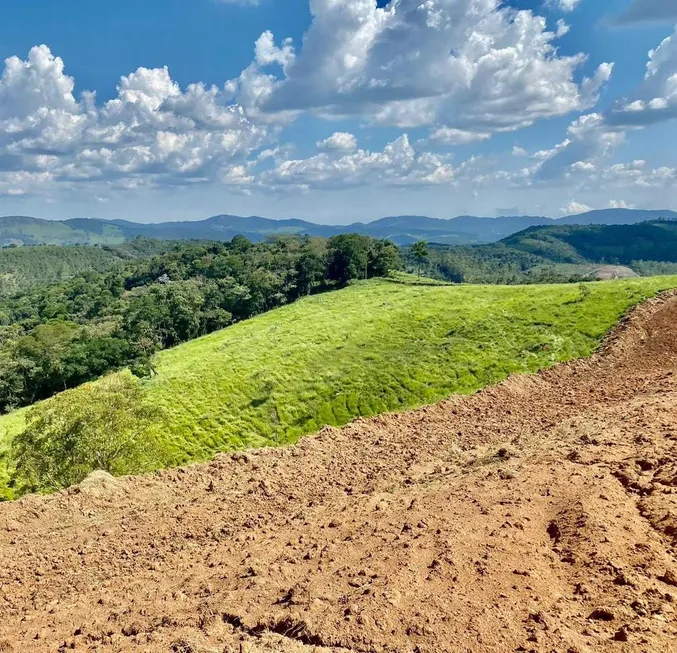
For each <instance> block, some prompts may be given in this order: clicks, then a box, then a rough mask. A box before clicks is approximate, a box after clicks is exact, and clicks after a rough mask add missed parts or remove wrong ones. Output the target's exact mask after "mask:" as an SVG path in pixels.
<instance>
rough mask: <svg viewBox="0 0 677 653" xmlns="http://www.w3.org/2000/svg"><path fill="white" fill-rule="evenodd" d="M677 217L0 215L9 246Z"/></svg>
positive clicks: (438, 232) (457, 237)
mask: <svg viewBox="0 0 677 653" xmlns="http://www.w3.org/2000/svg"><path fill="white" fill-rule="evenodd" d="M661 218H663V219H669V220H677V212H674V211H668V210H665V211H643V210H631V209H605V210H602V211H590V212H589V213H582V214H580V215H571V216H568V217H565V218H559V219H553V218H545V217H538V216H512V217H500V218H479V217H474V216H470V215H462V216H459V217H456V218H451V219H449V220H442V219H438V218H429V217H425V216H414V215H402V216H395V217H389V218H381V219H380V220H375V221H374V222H368V223H362V222H356V223H354V224H350V225H342V226H337V225H320V224H314V223H312V222H306V221H305V220H272V219H269V218H260V217H256V216H252V217H249V218H243V217H239V216H235V215H217V216H214V217H212V218H208V219H207V220H200V221H195V222H159V223H155V224H140V223H136V222H130V221H128V220H100V219H97V218H75V219H71V220H43V219H40V218H31V217H25V216H8V217H0V247H5V246H7V245H12V244H14V245H37V244H49V245H75V244H90V245H94V244H102V245H103V244H108V245H117V244H120V243H122V242H124V241H126V240H130V239H132V238H135V237H137V236H145V237H148V238H156V239H160V240H230V239H231V238H233V237H234V236H237V235H238V234H240V235H243V236H246V237H247V238H249V239H250V240H253V241H259V240H265V239H266V238H269V237H271V236H280V235H285V234H294V235H305V234H307V235H309V236H324V237H329V236H334V235H336V234H340V233H360V234H364V235H368V236H374V237H375V238H388V239H390V240H392V241H393V242H395V243H397V244H398V245H408V244H411V243H413V242H416V241H419V240H425V241H428V242H433V243H440V244H449V245H468V244H479V243H493V242H496V241H498V240H501V239H503V238H506V237H508V236H510V235H512V234H514V233H517V232H519V231H523V230H524V229H528V228H529V227H536V226H548V225H612V224H626V225H627V224H637V223H639V222H645V221H648V220H657V219H661Z"/></svg>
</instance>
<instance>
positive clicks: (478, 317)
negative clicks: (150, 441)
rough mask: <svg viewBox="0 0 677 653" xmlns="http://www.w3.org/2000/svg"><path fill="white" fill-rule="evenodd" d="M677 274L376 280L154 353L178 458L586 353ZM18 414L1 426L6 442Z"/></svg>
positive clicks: (403, 404)
mask: <svg viewBox="0 0 677 653" xmlns="http://www.w3.org/2000/svg"><path fill="white" fill-rule="evenodd" d="M672 287H677V277H654V278H646V279H631V280H622V281H613V282H603V283H593V284H586V285H585V286H578V285H542V286H527V287H523V286H434V285H431V286H418V285H416V286H414V285H404V284H402V283H392V282H389V281H386V280H372V281H369V282H361V283H357V284H355V285H352V286H350V287H348V288H346V289H344V290H341V291H337V292H334V293H328V294H323V295H317V296H312V297H308V298H305V299H301V300H299V301H298V302H296V303H295V304H292V305H289V306H285V307H282V308H279V309H276V310H273V311H270V312H268V313H265V314H263V315H260V316H258V317H255V318H253V319H251V320H247V321H244V322H241V323H239V324H236V325H234V326H231V327H229V328H227V329H224V330H222V331H219V332H216V333H213V334H211V335H208V336H205V337H203V338H200V339H197V340H193V341H191V342H188V343H186V344H183V345H181V346H178V347H176V348H174V349H169V350H166V351H164V352H161V353H160V354H158V355H157V357H156V367H157V370H158V372H159V374H158V375H157V376H156V377H154V378H153V379H151V380H148V381H147V382H146V384H147V388H148V391H149V394H150V398H151V399H152V400H153V401H154V402H156V403H157V404H158V405H160V406H162V407H163V408H164V409H165V410H166V414H167V416H168V419H167V422H166V423H165V424H161V425H158V429H159V431H160V432H161V433H162V434H163V437H164V438H165V439H166V441H167V443H168V444H169V447H170V450H171V452H172V457H173V462H175V463H184V462H187V461H191V460H201V459H205V458H207V457H209V456H211V455H213V454H214V453H215V452H218V451H221V450H224V449H228V448H232V447H254V446H264V445H271V444H283V443H287V442H292V441H294V440H296V439H297V438H298V437H300V436H301V435H304V434H307V433H311V432H314V431H316V430H317V429H318V428H320V427H321V426H323V425H325V424H333V425H342V424H345V423H347V422H348V421H350V420H351V419H352V418H354V417H356V416H358V415H374V414H377V413H381V412H384V411H393V410H400V409H404V408H408V407H412V406H418V405H421V404H425V403H430V402H434V401H436V400H439V399H441V398H443V397H445V396H448V395H449V394H451V393H469V392H473V391H475V390H477V389H479V388H481V387H483V386H486V385H488V384H492V383H495V382H497V381H500V380H501V379H503V378H505V376H506V375H508V374H510V373H513V372H533V371H535V370H538V369H539V368H542V367H546V366H549V365H553V364H555V363H557V362H560V361H564V360H569V359H572V358H575V357H580V356H585V355H588V354H590V353H591V352H592V351H593V350H594V349H595V347H596V346H597V345H598V344H599V342H600V340H601V338H602V337H603V335H604V334H605V333H606V332H607V331H608V330H609V329H610V328H611V327H612V326H613V325H614V324H615V323H616V322H617V320H618V319H619V318H620V317H621V316H622V315H623V314H624V313H625V312H626V311H627V310H628V309H629V308H630V307H631V306H633V305H634V304H636V303H638V302H640V301H641V300H643V299H645V298H646V297H648V296H652V295H654V294H655V293H656V292H658V291H660V290H664V289H667V288H672ZM22 419H23V417H22V413H21V412H17V413H13V414H10V415H8V416H5V417H3V418H0V441H2V443H3V444H4V446H5V447H6V446H7V445H8V442H9V438H10V437H11V434H12V433H14V432H16V431H17V430H18V429H20V428H21V424H22Z"/></svg>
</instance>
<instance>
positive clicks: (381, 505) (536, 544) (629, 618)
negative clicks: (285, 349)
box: [0, 294, 677, 653]
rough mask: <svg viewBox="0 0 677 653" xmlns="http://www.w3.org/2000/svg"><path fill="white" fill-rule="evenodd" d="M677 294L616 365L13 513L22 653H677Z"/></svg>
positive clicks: (5, 577) (621, 336) (605, 360)
mask: <svg viewBox="0 0 677 653" xmlns="http://www.w3.org/2000/svg"><path fill="white" fill-rule="evenodd" d="M676 368H677V295H674V294H668V295H664V296H663V297H661V298H659V299H657V300H653V301H650V302H648V303H646V304H645V305H643V306H642V307H640V308H639V309H637V310H636V311H635V312H634V314H633V316H632V317H631V318H630V319H629V320H626V321H625V322H624V323H623V324H622V325H621V326H620V327H619V328H618V329H617V331H616V333H615V335H614V336H613V338H611V339H610V340H609V341H608V342H607V344H606V345H605V347H604V348H603V349H602V350H601V351H600V353H598V354H596V355H595V356H593V357H592V358H591V359H588V360H585V361H578V362H576V363H573V364H568V365H561V366H559V367H557V368H554V369H552V370H550V371H546V372H544V373H542V374H539V375H536V376H532V377H515V378H511V379H508V380H507V381H506V382H505V383H503V384H501V385H499V386H496V387H493V388H489V389H487V390H484V391H482V392H480V393H478V394H476V395H474V396H472V397H465V398H462V397H458V398H452V399H450V400H448V401H445V402H442V403H441V404H439V405H436V406H432V407H428V408H423V409H421V410H418V411H413V412H409V413H405V414H400V415H387V416H383V417H381V418H377V419H371V420H358V421H357V422H355V423H353V424H351V425H350V426H348V427H346V428H344V429H342V430H336V429H325V430H324V431H323V432H321V433H320V434H318V435H317V436H313V437H308V438H306V439H304V440H303V441H301V442H300V443H299V444H298V445H297V446H294V447H290V448H287V449H281V450H265V451H257V452H252V453H248V454H242V453H240V454H233V455H230V454H229V455H221V456H218V457H217V458H216V459H215V460H214V461H213V462H211V463H209V464H205V465H196V466H193V467H189V468H186V469H176V470H171V471H166V472H162V473H160V474H156V475H153V476H145V477H138V478H125V479H111V478H109V477H106V476H105V475H95V476H93V477H91V478H90V479H88V480H87V481H86V482H85V483H83V484H82V485H81V486H80V487H78V488H73V489H71V490H68V491H66V492H63V493H61V494H58V495H55V496H52V497H47V498H37V497H29V498H26V499H23V500H21V501H18V502H15V503H11V504H4V505H2V506H0V651H14V652H20V653H28V652H32V651H40V652H49V651H68V650H75V651H104V652H109V651H110V652H112V651H139V652H159V651H163V652H171V651H173V652H175V653H176V652H179V653H189V652H194V653H198V652H199V653H208V652H214V653H220V652H222V651H224V652H229V651H233V652H235V653H239V652H244V653H259V652H261V651H285V652H292V651H297V652H299V653H302V652H308V653H309V652H311V651H316V652H317V653H320V652H325V653H327V652H328V651H334V652H335V653H341V652H343V653H347V652H360V653H366V652H370V651H375V652H376V651H377V652H381V651H383V652H385V651H402V652H408V653H413V652H415V651H417V652H421V653H422V652H426V653H432V652H438V651H448V652H454V653H470V652H472V653H484V652H489V651H491V652H496V653H506V652H511V651H524V652H528V651H536V652H538V653H554V652H557V653H574V652H578V653H587V652H593V651H594V652H598V651H618V652H619V653H626V652H630V651H633V652H634V651H643V652H646V653H659V652H660V653H665V652H670V651H677V559H676V556H675V544H676V543H677V374H675V371H676Z"/></svg>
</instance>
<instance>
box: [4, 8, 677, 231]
mask: <svg viewBox="0 0 677 653" xmlns="http://www.w3.org/2000/svg"><path fill="white" fill-rule="evenodd" d="M2 60H4V69H3V71H2V76H1V77H0V215H10V214H20V215H35V216H39V217H52V218H67V217H85V216H97V217H106V218H115V217H120V218H126V219H131V220H138V221H145V222H152V221H158V220H176V219H201V218H205V217H208V216H209V215H214V214H217V213H233V214H240V215H250V214H256V215H264V216H268V217H303V218H307V219H310V220H314V221H317V222H335V223H345V222H350V221H353V220H367V219H374V218H377V217H381V216H384V215H394V214H395V215H397V214H420V215H430V216H435V217H452V216H455V215H459V214H474V215H486V216H493V215H502V214H504V215H505V214H537V215H550V216H559V215H564V214H569V213H576V212H581V211H584V210H587V209H588V208H606V207H625V206H628V207H641V208H671V209H677V0H505V1H501V0H390V1H388V0H144V1H143V2H139V0H117V2H114V3H102V2H92V1H91V0H70V1H69V2H67V3H62V2H60V3H56V2H54V0H25V1H24V2H20V3H17V2H15V3H11V4H9V3H8V6H7V7H4V8H3V21H2V23H0V61H2Z"/></svg>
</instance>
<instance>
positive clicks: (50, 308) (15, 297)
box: [0, 221, 677, 496]
mask: <svg viewBox="0 0 677 653" xmlns="http://www.w3.org/2000/svg"><path fill="white" fill-rule="evenodd" d="M675 225H676V223H673V222H668V221H655V222H648V223H641V224H637V225H625V226H557V227H553V226H543V227H533V228H530V229H528V230H526V231H524V232H521V233H519V234H516V235H515V236H511V237H509V238H508V239H506V240H505V241H503V242H501V243H497V244H494V245H484V246H475V247H449V246H440V245H434V244H433V245H426V244H425V243H418V244H417V245H414V246H411V247H406V248H403V249H401V250H398V248H396V247H395V246H394V245H392V244H391V243H389V242H388V241H385V240H376V239H374V238H371V237H369V236H361V235H357V234H341V235H337V236H333V237H332V238H330V239H323V238H308V237H305V238H298V237H294V236H288V237H278V238H276V239H274V240H272V241H269V242H263V243H252V242H250V241H249V240H247V239H246V238H243V237H239V236H238V237H236V238H234V239H233V240H232V241H230V242H225V243H224V242H183V243H181V242H178V243H172V242H162V241H152V240H147V239H143V238H140V239H135V240H132V241H129V242H126V243H123V244H121V245H118V246H104V247H100V246H96V247H93V246H72V247H57V246H43V247H40V246H35V247H19V248H17V247H9V248H5V249H3V250H0V269H5V270H6V272H5V276H6V277H9V275H10V274H11V283H9V284H6V285H5V291H4V293H5V295H6V296H5V297H4V299H2V300H0V412H4V413H9V414H8V415H6V416H5V417H3V418H0V477H2V479H3V480H2V485H1V487H2V490H1V493H2V494H3V495H5V496H13V495H16V494H20V493H23V492H27V491H36V490H55V489H59V488H60V487H63V486H66V485H69V484H72V483H76V482H78V481H79V480H81V479H82V478H84V476H86V475H87V473H89V472H90V471H91V470H92V468H93V467H101V466H103V467H104V468H106V469H109V471H111V470H113V471H116V473H132V472H140V471H144V470H148V469H154V468H158V467H166V466H172V465H176V464H182V463H186V462H190V461H194V460H204V459H207V458H208V457H210V456H212V455H214V453H216V452H219V451H223V450H228V449H232V448H247V447H256V446H264V445H271V444H272V445H277V444H286V443H290V442H294V441H296V440H297V439H298V438H299V437H300V436H302V435H305V434H308V433H312V432H313V431H315V430H317V429H319V428H321V427H322V426H324V425H343V424H346V423H347V422H349V421H350V420H351V419H353V418H355V417H358V416H370V415H375V414H379V413H382V412H386V411H392V410H401V409H404V408H408V407H413V406H419V405H422V404H424V403H430V402H433V401H437V400H439V399H441V398H443V397H445V396H448V395H449V394H451V393H469V392H473V391H475V390H477V389H479V388H481V387H484V386H486V385H489V384H491V383H495V382H498V381H500V380H501V379H503V378H505V377H506V376H507V375H508V374H510V373H513V372H533V371H536V370H538V369H541V368H543V367H547V366H549V365H553V364H555V363H558V362H561V361H564V360H569V359H572V358H575V357H579V356H585V355H588V354H589V353H590V352H592V351H593V350H594V348H595V347H596V346H597V344H598V343H599V342H600V339H601V338H602V337H603V335H604V334H605V333H606V332H607V331H608V330H609V329H610V328H611V327H612V326H613V324H614V323H615V322H616V321H617V320H618V319H619V318H620V317H621V316H622V315H623V314H624V312H625V311H627V310H628V308H630V307H631V306H633V305H634V304H636V303H638V302H640V301H642V300H643V299H645V298H646V297H649V296H652V295H654V294H655V293H656V292H659V291H661V290H665V289H667V288H670V287H672V286H674V285H677V283H676V282H675V278H672V277H669V276H668V277H655V278H651V277H647V278H644V279H640V278H637V279H628V280H626V281H623V282H617V283H615V284H599V285H596V284H579V285H574V284H572V283H571V282H576V281H578V282H582V281H587V280H590V279H594V278H598V276H599V278H605V277H604V275H601V276H600V275H599V271H600V270H602V269H607V268H609V267H610V266H611V264H615V265H614V266H613V270H614V273H613V274H612V275H610V276H611V277H614V276H616V274H617V270H619V269H621V270H629V274H620V275H618V276H622V277H623V276H625V277H628V276H637V274H638V273H652V272H658V271H659V272H664V273H667V272H677V264H676V262H675V261H674V260H673V259H674V258H675V255H674V251H677V250H676V249H675V248H674V247H672V245H674V244H675V242H676V241H677V226H675ZM627 242H631V243H633V245H632V246H628V247H625V246H624V243H627ZM658 258H660V259H661V260H654V259H658ZM621 264H625V266H622V265H621ZM627 266H634V267H635V268H636V270H637V271H634V270H632V269H631V268H630V267H627ZM10 270H11V272H9V271H10ZM590 270H593V271H596V273H591V272H590ZM401 271H407V272H401ZM428 277H432V278H433V279H429V278H428ZM370 278H371V279H373V280H372V281H365V279H366V280H368V279H370ZM378 278H381V279H384V280H382V281H380V282H379V281H377V280H376V279H378ZM435 278H436V279H439V280H440V281H439V283H440V284H441V285H435V281H434V279H435ZM453 281H456V282H459V281H466V282H467V281H470V282H474V284H477V285H472V286H452V285H448V286H445V282H446V283H448V282H453ZM547 282H549V283H551V284H552V283H557V282H559V283H562V282H569V284H568V285H560V286H557V285H543V284H545V283H547ZM487 283H494V284H502V285H494V286H487V285H479V284H487ZM351 284H352V285H351ZM514 284H528V285H532V286H533V287H530V288H525V287H510V286H511V285H514ZM12 290H13V291H12ZM288 304H293V305H289V306H287V305H288ZM273 309H277V310H273ZM249 318H255V319H251V320H250V319H249ZM226 327H228V328H226ZM210 333H211V334H213V335H211V336H208V334H210ZM182 343H185V344H182ZM125 368H128V369H130V370H131V371H132V373H133V375H134V376H125V374H127V373H124V374H122V375H121V376H119V379H118V381H116V380H115V379H109V380H107V381H104V382H103V383H104V384H106V383H107V384H113V385H115V384H116V383H119V385H120V387H119V388H117V389H118V390H119V393H120V396H119V397H118V399H117V401H119V402H120V403H119V404H118V410H117V413H121V412H127V413H134V411H135V410H137V409H139V410H140V412H139V413H138V414H139V419H138V424H137V425H136V426H135V427H133V428H132V430H133V431H135V433H137V440H138V441H137V442H136V446H131V444H130V443H129V442H127V443H126V444H125V446H124V447H122V450H124V451H129V452H130V455H129V458H128V459H125V460H118V461H114V462H111V461H108V459H107V458H105V460H106V461H108V462H106V463H105V464H103V463H102V460H104V459H103V458H99V459H98V462H97V460H96V459H90V458H89V457H88V454H87V451H88V450H89V449H92V448H98V447H99V446H100V445H99V444H96V445H95V444H93V443H92V442H90V443H89V444H87V445H86V446H84V447H83V446H82V444H81V443H80V444H78V445H77V446H76V444H72V445H71V446H72V447H75V448H76V449H78V450H79V451H81V452H83V455H82V459H81V460H80V459H77V457H76V456H74V455H73V453H72V451H71V452H70V453H69V454H68V456H69V460H70V461H71V462H70V463H69V464H68V465H67V466H68V467H69V469H68V471H67V472H64V474H63V475H62V474H60V473H57V470H55V469H49V470H47V469H43V468H41V467H40V461H37V460H33V459H31V458H30V456H31V452H32V451H33V450H35V449H37V447H36V446H35V441H36V438H38V437H39V436H41V435H42V437H43V440H44V443H45V446H52V444H53V443H54V442H59V441H60V433H62V431H63V429H64V428H65V427H64V425H63V424H61V422H60V421H59V420H60V416H61V415H62V414H63V413H69V414H71V415H77V414H78V411H77V407H78V406H82V407H83V409H84V408H87V407H91V406H96V405H98V404H101V403H106V402H105V401H103V399H102V397H109V396H110V397H112V396H115V392H113V391H112V386H111V387H110V388H109V389H108V390H107V391H106V392H104V394H103V395H102V396H99V397H98V398H97V397H96V396H95V393H97V392H99V393H100V392H103V390H102V388H103V386H102V385H101V384H100V385H99V386H97V387H96V388H94V387H92V386H88V385H83V384H86V383H88V382H90V381H94V380H96V379H98V378H100V377H102V376H104V375H106V374H110V373H114V372H116V371H118V370H123V369H125ZM139 379H141V380H139ZM130 384H131V386H133V387H131V386H130ZM106 387H107V388H108V386H106ZM64 391H68V392H66V393H64ZM59 393H64V394H62V395H59ZM93 393H94V394H93ZM54 395H58V397H57V398H55V399H54V400H52V401H48V402H47V403H45V404H44V405H43V404H41V403H39V402H42V401H44V400H47V399H49V398H50V397H53V396H54ZM134 398H137V399H138V402H135V401H134ZM36 402H38V403H37V404H36ZM125 402H128V403H125ZM32 404H36V408H35V410H31V411H29V412H26V411H25V410H17V409H20V408H22V407H26V406H30V405H32ZM137 404H138V406H137ZM139 406H141V408H139ZM144 406H146V407H151V406H152V407H153V408H154V410H153V411H150V410H148V411H145V410H143V409H142V408H143V407H144ZM12 411H14V412H12ZM151 413H152V414H151ZM115 414H116V412H115V411H113V412H111V413H110V414H109V415H108V416H107V417H106V419H107V420H109V421H110V420H111V419H113V417H112V416H114V415H115ZM142 415H144V416H147V417H148V419H145V417H142ZM79 419H80V420H81V421H82V422H85V423H87V424H89V425H90V426H91V425H94V424H96V423H97V422H98V421H101V420H102V419H103V416H102V415H101V414H96V413H92V412H91V411H90V412H87V410H85V412H83V413H82V415H81V416H80V417H79ZM52 427H53V428H54V431H52V430H50V429H52ZM68 428H69V429H71V430H74V432H75V431H77V428H78V427H77V425H75V424H71V425H70V426H69V427H68ZM92 428H93V427H92ZM59 429H61V430H59ZM120 429H121V430H124V429H123V427H122V426H121V427H120ZM50 433H51V436H49V437H47V434H50ZM18 435H22V438H18V439H17V436H18ZM50 438H51V439H50ZM12 442H14V443H15V444H14V446H12ZM141 442H143V443H145V445H148V446H145V445H144V446H142V445H141ZM151 444H152V446H151ZM22 447H23V448H22ZM62 453H64V452H62ZM53 455H54V452H51V453H50V456H53ZM64 455H65V453H64ZM64 465H66V462H63V463H61V464H60V465H59V467H60V469H61V468H63V466H64ZM22 469H23V472H22V471H21V470H22ZM61 471H63V469H61Z"/></svg>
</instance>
